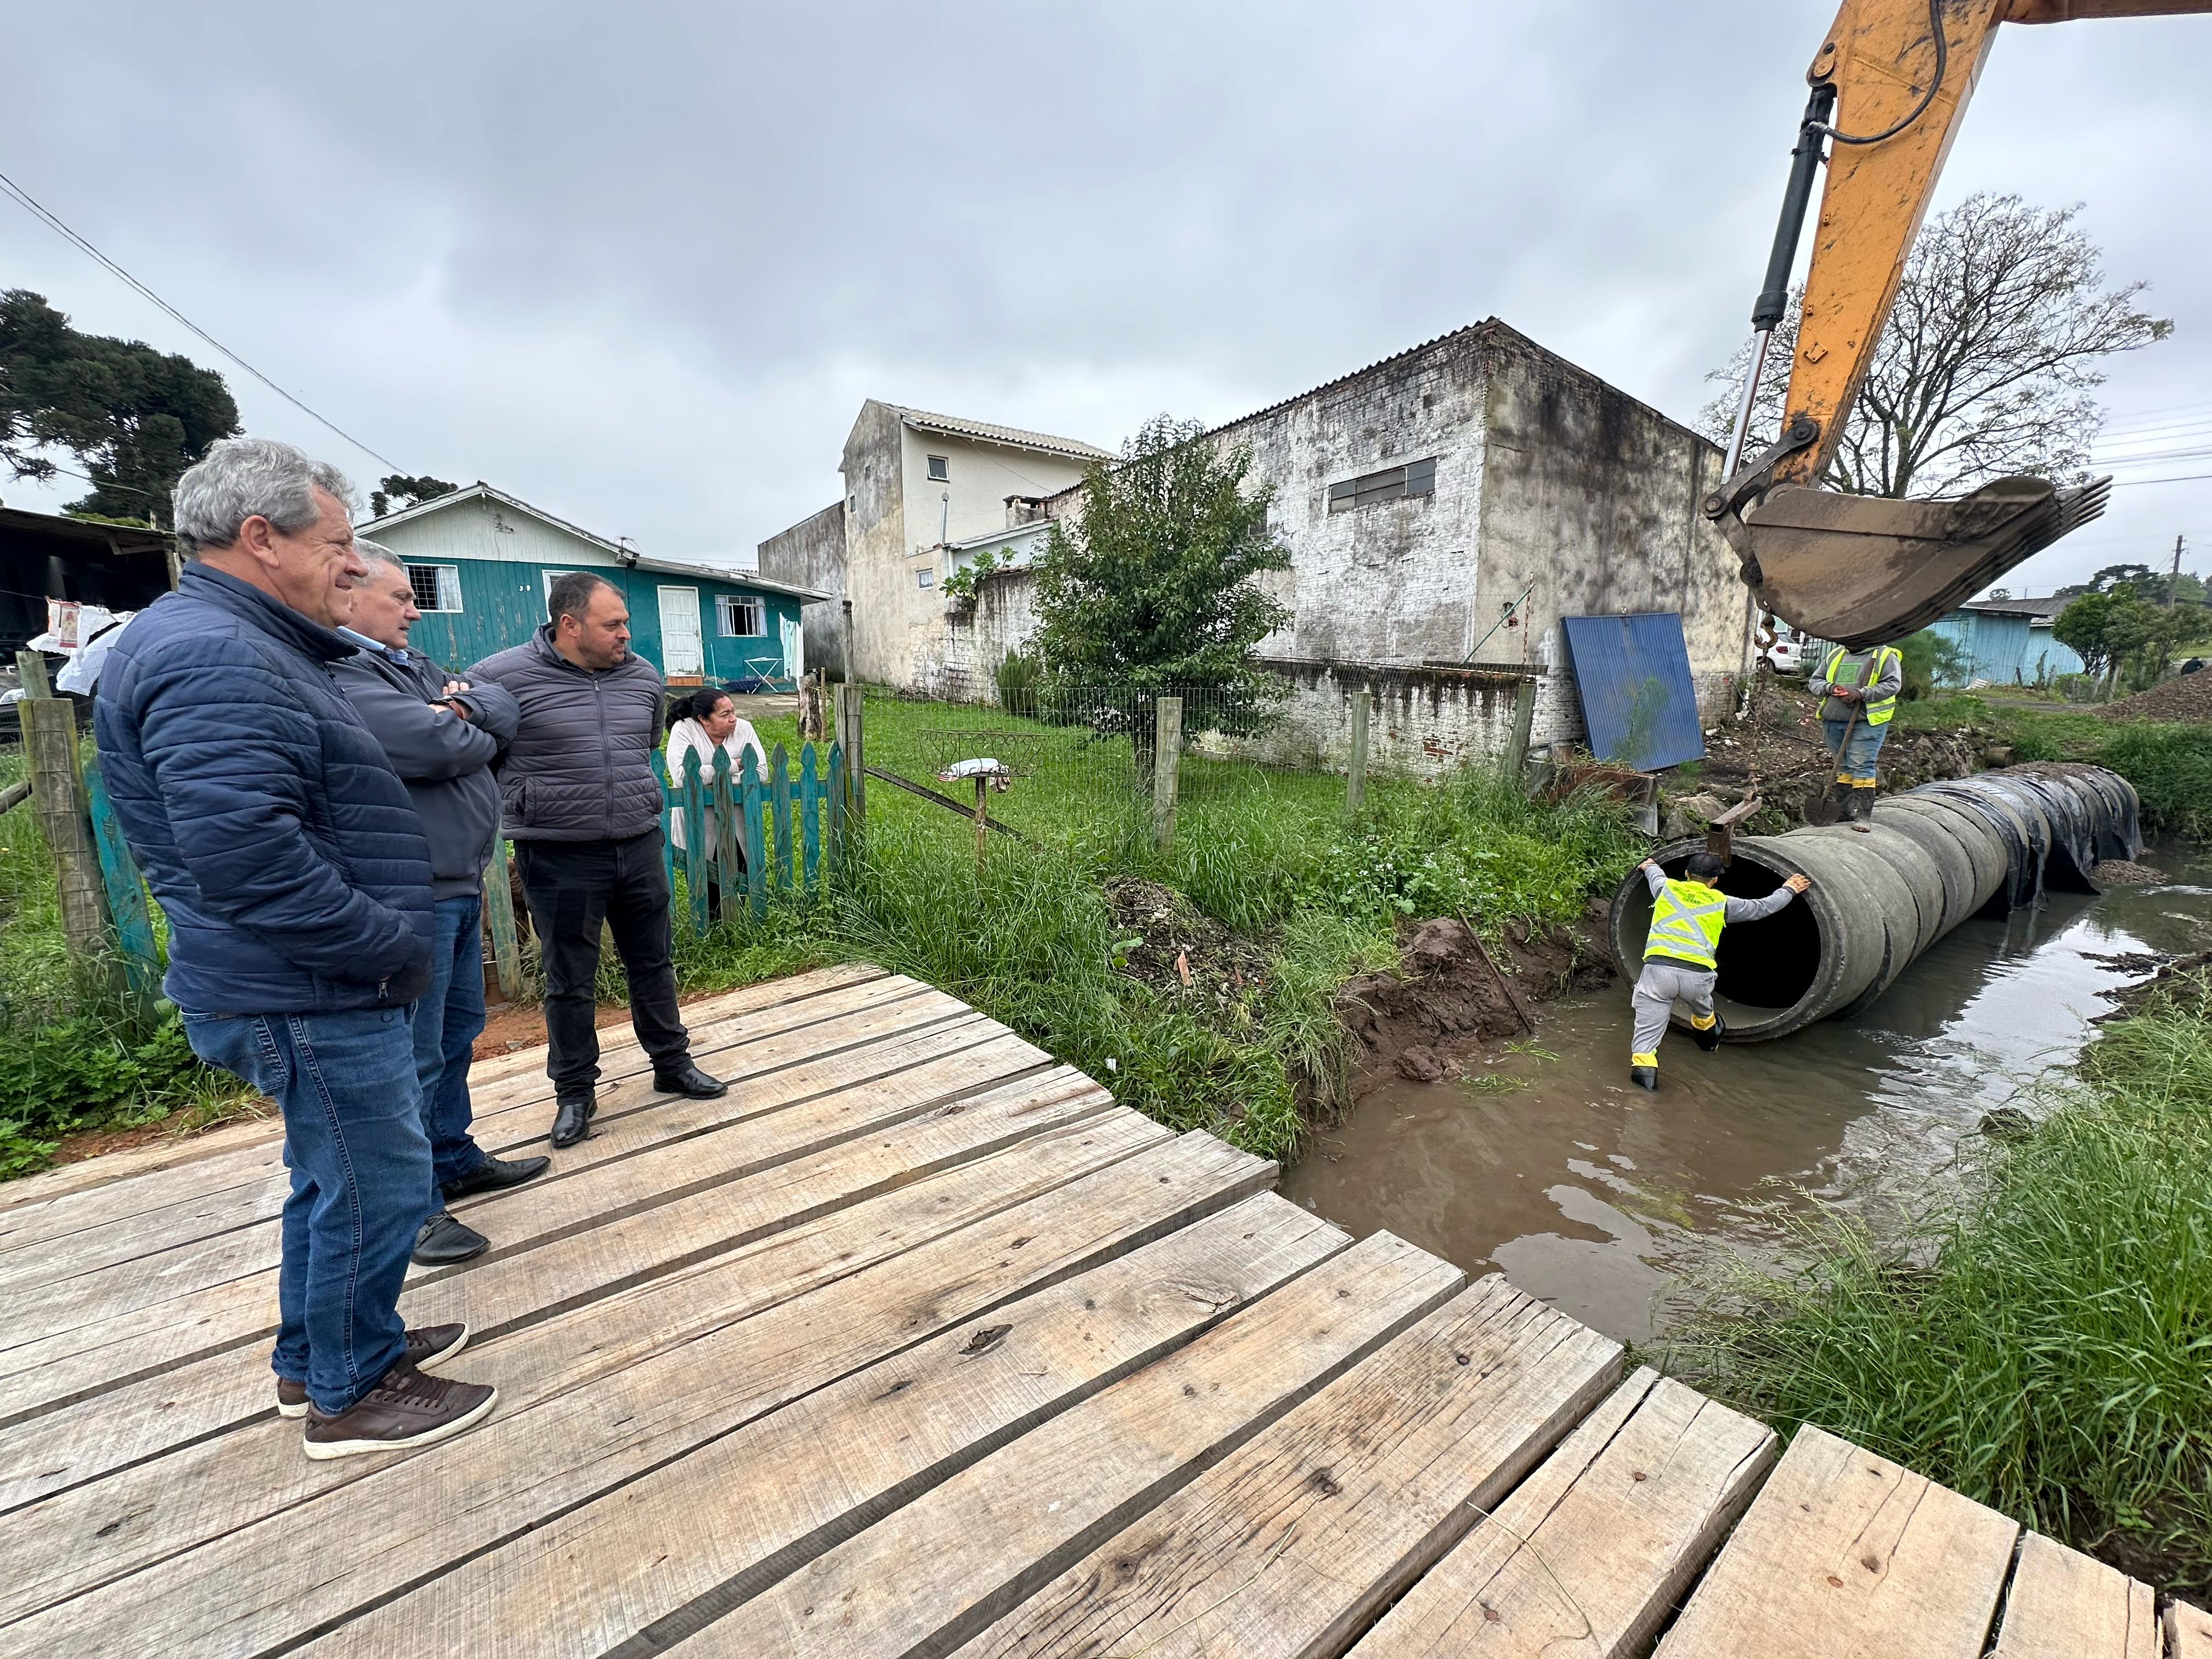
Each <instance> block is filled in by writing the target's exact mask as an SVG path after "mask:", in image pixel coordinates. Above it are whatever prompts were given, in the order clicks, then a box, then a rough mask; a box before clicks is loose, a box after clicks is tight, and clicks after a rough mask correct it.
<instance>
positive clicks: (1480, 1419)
mask: <svg viewBox="0 0 2212 1659" xmlns="http://www.w3.org/2000/svg"><path fill="white" fill-rule="evenodd" d="M1619 1378H1620V1344H1619V1343H1617V1342H1614V1341H1613V1340H1610V1339H1608V1338H1607V1337H1602V1336H1600V1335H1599V1334H1597V1333H1596V1332H1595V1331H1593V1330H1590V1329H1589V1328H1587V1327H1585V1326H1583V1325H1580V1324H1577V1322H1575V1321H1574V1320H1572V1319H1570V1318H1568V1317H1567V1316H1565V1314H1562V1313H1559V1312H1557V1311H1555V1310H1553V1309H1550V1308H1547V1307H1546V1306H1545V1305H1544V1304H1542V1303H1541V1302H1537V1301H1535V1300H1534V1298H1533V1297H1528V1296H1525V1295H1523V1294H1522V1292H1520V1291H1516V1290H1515V1289H1514V1288H1513V1287H1512V1286H1511V1285H1508V1284H1507V1283H1506V1282H1505V1281H1504V1279H1502V1278H1499V1277H1498V1276H1496V1275H1494V1274H1493V1275H1492V1276H1491V1277H1489V1278H1486V1279H1483V1280H1481V1281H1480V1283H1478V1284H1476V1285H1474V1286H1473V1287H1471V1288H1470V1289H1468V1291H1465V1292H1463V1293H1462V1294H1461V1295H1460V1296H1457V1297H1454V1298H1453V1299H1452V1301H1451V1302H1450V1303H1449V1304H1446V1305H1445V1306H1444V1307H1443V1308H1440V1309H1438V1310H1437V1311H1436V1312H1435V1313H1432V1314H1431V1315H1430V1316H1428V1317H1427V1318H1425V1319H1424V1320H1423V1321H1421V1322H1420V1323H1419V1324H1418V1325H1416V1326H1414V1327H1413V1328H1412V1329H1411V1330H1409V1331H1407V1332H1406V1333H1405V1334H1403V1335H1401V1336H1399V1337H1397V1338H1395V1339H1394V1340H1391V1341H1390V1342H1389V1343H1388V1344H1386V1345H1385V1346H1383V1348H1381V1349H1380V1350H1379V1351H1377V1352H1375V1353H1373V1354H1370V1355H1369V1356H1368V1357H1367V1358H1365V1359H1363V1360H1362V1361H1360V1363H1359V1364H1357V1365H1355V1366H1353V1367H1352V1370H1349V1371H1347V1372H1346V1373H1345V1375H1344V1376H1340V1377H1339V1378H1338V1379H1337V1380H1336V1381H1335V1382H1334V1383H1330V1384H1329V1385H1328V1388H1326V1389H1322V1391H1321V1392H1320V1393H1319V1394H1317V1395H1315V1396H1314V1397H1313V1398H1312V1399H1310V1400H1309V1401H1306V1402H1305V1403H1304V1404H1303V1405H1301V1406H1299V1407H1297V1409H1296V1410H1295V1411H1292V1412H1291V1413H1290V1414H1289V1415H1287V1416H1286V1417H1285V1418H1284V1419H1282V1421H1280V1422H1279V1423H1277V1424H1275V1425H1273V1427H1271V1428H1269V1429H1268V1430H1267V1431H1266V1432H1265V1433H1263V1434H1261V1435H1259V1436H1258V1437H1255V1438H1254V1439H1253V1440H1252V1441H1250V1442H1249V1443H1247V1444H1246V1445H1244V1446H1243V1447H1242V1448H1240V1449H1238V1450H1237V1451H1236V1452H1234V1453H1232V1454H1231V1455H1230V1456H1228V1457H1227V1458H1225V1459H1224V1460H1223V1461H1222V1462H1220V1463H1219V1464H1218V1466H1216V1467H1215V1468H1212V1469H1210V1470H1208V1471H1207V1472H1206V1474H1202V1475H1200V1477H1199V1478H1198V1479H1197V1480H1194V1481H1193V1482H1192V1483H1191V1484H1190V1485H1189V1486H1186V1487H1184V1488H1183V1489H1182V1491H1181V1492H1177V1493H1176V1494H1175V1495H1174V1496H1172V1497H1171V1498H1168V1499H1167V1500H1166V1501H1165V1502H1164V1503H1163V1504H1160V1505H1159V1506H1158V1508H1157V1509H1155V1510H1152V1512H1151V1513H1150V1514H1147V1515H1145V1516H1140V1517H1139V1518H1138V1519H1137V1520H1136V1521H1135V1522H1133V1524H1132V1525H1130V1526H1129V1527H1127V1528H1124V1529H1123V1530H1122V1531H1121V1533H1120V1534H1117V1535H1116V1536H1115V1537H1113V1538H1110V1539H1108V1540H1106V1541H1103V1542H1102V1543H1100V1544H1099V1545H1098V1546H1097V1548H1095V1549H1093V1550H1092V1551H1091V1553H1090V1555H1089V1556H1088V1557H1086V1558H1085V1559H1083V1560H1081V1561H1079V1562H1077V1563H1076V1564H1075V1565H1073V1566H1070V1567H1069V1568H1068V1569H1067V1570H1066V1571H1065V1572H1063V1573H1062V1574H1061V1575H1060V1577H1059V1578H1058V1579H1057V1580H1055V1581H1054V1583H1051V1584H1049V1585H1047V1586H1046V1587H1045V1588H1044V1589H1042V1590H1040V1591H1039V1592H1037V1594H1036V1595H1033V1596H1031V1597H1030V1599H1029V1600H1028V1601H1024V1603H1023V1604H1022V1605H1021V1606H1020V1607H1017V1608H1015V1609H1014V1610H1013V1611H1012V1613H1008V1614H1006V1616H1005V1617H1004V1618H1003V1619H1001V1620H1000V1621H999V1622H998V1623H997V1624H995V1625H994V1626H991V1627H990V1628H989V1629H988V1630H987V1631H986V1632H982V1633H981V1634H980V1635H978V1636H977V1637H975V1638H974V1639H973V1640H972V1641H970V1642H969V1643H968V1644H967V1645H966V1646H964V1647H963V1648H962V1649H961V1650H960V1655H961V1659H1012V1656H1020V1659H1046V1656H1050V1655H1064V1656H1074V1655H1086V1656H1088V1655H1095V1654H1098V1653H1102V1652H1142V1653H1144V1654H1146V1655H1147V1656H1152V1659H1192V1656H1198V1655H1205V1654H1224V1653H1233V1654H1236V1655H1237V1656H1238V1659H1302V1656H1306V1655H1310V1654H1333V1653H1339V1652H1341V1651H1342V1650H1343V1648H1344V1646H1345V1644H1346V1643H1348V1642H1349V1641H1351V1640H1352V1638H1353V1637H1354V1636H1356V1635H1357V1634H1358V1632H1359V1631H1361V1630H1362V1629H1363V1628H1364V1627H1365V1626H1367V1625H1368V1624H1370V1623H1371V1622H1372V1621H1373V1620H1374V1618H1375V1616H1376V1613H1378V1612H1379V1611H1380V1610H1381V1609H1382V1608H1383V1607H1387V1606H1388V1605H1389V1603H1390V1601H1392V1600H1393V1599H1394V1598H1395V1596H1397V1595H1399V1594H1400V1593H1401V1591H1402V1590H1404V1589H1405V1588H1406V1586H1407V1584H1409V1583H1412V1582H1413V1579H1414V1578H1415V1577H1418V1576H1419V1574H1420V1573H1421V1572H1422V1571H1425V1569H1426V1568H1427V1567H1428V1566H1429V1565H1430V1564H1431V1563H1432V1562H1433V1561H1435V1560H1436V1559H1437V1557H1438V1556H1439V1555H1441V1554H1442V1553H1443V1552H1444V1551H1445V1550H1446V1549H1448V1548H1449V1547H1451V1545H1452V1544H1453V1543H1454V1542H1455V1541H1457V1540H1458V1539H1459V1538H1460V1537H1461V1536H1462V1534H1464V1533H1465V1532H1466V1530H1467V1529H1468V1528H1469V1527H1470V1526H1472V1525H1473V1524H1474V1522H1475V1521H1476V1520H1477V1519H1479V1518H1480V1516H1481V1515H1482V1514H1483V1513H1484V1512H1486V1511H1487V1510H1491V1509H1492V1508H1494V1507H1495V1506H1496V1505H1497V1504H1498V1502H1499V1501H1500V1500H1501V1499H1502V1498H1504V1495H1505V1493H1506V1492H1508V1491H1510V1489H1511V1487H1512V1486H1513V1484H1514V1482H1516V1480H1519V1479H1520V1477H1521V1476H1522V1474H1524V1473H1526V1472H1527V1471H1528V1469H1529V1468H1532V1467H1534V1464H1535V1463H1536V1462H1538V1460H1539V1459H1541V1458H1542V1457H1543V1456H1544V1455H1546V1454H1547V1452H1549V1451H1550V1450H1551V1449H1552V1448H1553V1447H1554V1446H1555V1445H1557V1444H1558V1443H1559V1440H1560V1438H1561V1437H1563V1436H1564V1435H1565V1434H1566V1433H1567V1431H1569V1430H1570V1429H1571V1428H1572V1427H1573V1425H1575V1424H1576V1423H1577V1422H1579V1421H1580V1420H1581V1419H1582V1418H1583V1415H1584V1413H1587V1412H1588V1411H1589V1408H1590V1407H1592V1406H1593V1405H1594V1404H1595V1403H1596V1402H1597V1401H1599V1400H1600V1399H1601V1398H1602V1397H1603V1395H1605V1394H1606V1393H1607V1391H1608V1390H1609V1389H1612V1387H1613V1384H1614V1383H1616V1382H1617V1381H1618V1380H1619Z"/></svg>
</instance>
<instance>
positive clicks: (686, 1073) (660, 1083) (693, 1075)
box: [653, 1060, 730, 1100]
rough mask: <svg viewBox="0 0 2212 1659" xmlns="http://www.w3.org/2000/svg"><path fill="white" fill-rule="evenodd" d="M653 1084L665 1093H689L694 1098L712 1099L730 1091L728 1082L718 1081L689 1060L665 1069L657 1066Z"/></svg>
mask: <svg viewBox="0 0 2212 1659" xmlns="http://www.w3.org/2000/svg"><path fill="white" fill-rule="evenodd" d="M653 1087H654V1088H656V1089H658V1090H659V1091H660V1092H661V1093H662V1094H664V1095H689V1096H690V1097H691V1098H692V1099H694V1100H712V1099H714V1097H715V1096H717V1095H726V1094H727V1093H729V1092H730V1085H728V1084H726V1083H718V1082H716V1081H715V1080H714V1079H713V1078H710V1077H708V1075H707V1074H706V1073H704V1072H702V1071H701V1070H700V1069H699V1068H698V1067H697V1066H694V1065H693V1064H692V1063H691V1062H690V1060H685V1061H684V1063H683V1064H682V1065H681V1066H669V1067H668V1068H667V1069H666V1070H665V1071H664V1070H662V1069H661V1068H660V1067H659V1066H655V1067H654V1068H653Z"/></svg>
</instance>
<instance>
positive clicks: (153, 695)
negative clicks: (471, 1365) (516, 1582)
mask: <svg viewBox="0 0 2212 1659" xmlns="http://www.w3.org/2000/svg"><path fill="white" fill-rule="evenodd" d="M350 495H351V487H350V486H349V484H348V483H346V481H345V479H344V477H343V476H342V475H340V474H339V473H338V472H337V471H335V470H333V469H331V468H330V467H327V466H321V465H317V464H316V463H314V462H313V461H311V460H309V459H307V456H305V455H303V454H301V453H300V452H299V451H298V450H296V449H294V448H293V447H290V446H289V444H279V443H270V442H267V441H260V440H255V439H250V438H236V439H227V440H225V441H222V442H221V443H218V444H216V446H215V447H213V448H212V449H210V451H209V453H208V456H207V459H205V460H204V461H202V462H201V463H200V464H199V465H197V466H195V467H193V468H192V469H191V471H188V472H186V473H185V476H184V477H182V478H181V479H179V481H178V483H177V491H176V501H175V520H176V528H177V535H178V538H179V541H181V542H183V543H184V544H185V546H186V547H187V548H189V549H190V550H191V552H192V554H193V558H192V562H191V564H190V565H189V566H188V567H187V568H186V569H185V574H184V576H183V579H182V580H181V582H180V583H179V587H178V591H177V592H174V593H168V594H164V595H163V596H162V597H161V599H158V600H156V601H155V603H154V604H153V605H150V606H149V607H148V608H147V610H146V611H145V612H144V614H143V615H142V616H140V617H137V618H136V619H135V620H134V621H133V622H132V623H131V625H130V627H129V628H128V629H126V630H125V632H124V634H123V635H122V637H121V638H119V639H118V641H116V644H115V647H114V649H113V651H112V654H111V655H110V656H109V658H108V659H107V662H106V665H105V666H104V668H103V669H102V671H101V673H100V691H99V698H98V702H97V703H96V705H95V708H94V726H95V728H96V730H97V731H98V732H99V738H100V769H101V772H102V773H103V775H105V777H106V782H107V788H108V793H109V794H110V795H111V796H112V798H113V800H114V803H115V811H116V816H117V817H118V818H119V819H120V820H121V821H122V824H123V829H124V834H125V836H126V837H128V839H129V840H130V842H131V849H132V850H133V851H134V852H135V853H136V854H137V855H138V860H139V863H140V865H141V866H142V867H143V869H144V871H145V873H146V877H147V879H148V882H149V884H150V885H151V886H152V888H153V890H154V894H155V897H156V898H158V899H159V900H160V901H161V908H162V910H163V912H164V914H165V915H166V916H167V920H168V924H169V969H168V975H167V978H166V979H165V980H164V981H163V982H162V987H163V989H164V990H166V991H167V993H168V994H169V997H170V999H171V1000H173V1001H174V1002H175V1003H176V1004H177V1006H179V1008H180V1009H181V1010H182V1011H183V1013H184V1020H185V1034H186V1036H188V1037H189V1038H190V1040H191V1045H192V1048H193V1050H194V1051H195V1052H196V1053H197V1054H199V1055H200V1057H201V1058H202V1059H204V1060H207V1061H208V1062H209V1063H210V1064H211V1065H215V1066H221V1067H222V1068H223V1069H225V1070H227V1071H230V1072H234V1073H237V1074H238V1075H239V1076H240V1077H242V1078H244V1079H246V1080H247V1081H248V1082H250V1083H252V1085H254V1086H255V1087H257V1088H258V1089H259V1090H261V1091H262V1092H263V1093H264V1094H266V1095H268V1096H270V1097H271V1098H273V1099H274V1100H276V1103H278V1105H279V1106H281V1107H282V1108H283V1114H284V1161H285V1163H286V1164H288V1165H289V1167H290V1169H291V1171H292V1192H291V1195H290V1197H289V1199H288V1200H287V1201H286V1203H285V1206H284V1213H283V1263H282V1266H281V1267H280V1269H279V1272H278V1274H277V1307H278V1318H279V1329H278V1333H277V1340H276V1353H275V1355H274V1357H273V1360H272V1364H273V1368H274V1369H275V1370H276V1401H277V1409H278V1410H279V1412H281V1413H283V1415H285V1416H287V1417H295V1418H299V1417H304V1418H305V1419H307V1426H306V1428H305V1431H304V1442H305V1447H306V1450H307V1455H308V1456H310V1457H316V1458H325V1457H341V1456H344V1455H348V1454H349V1453H353V1452H367V1451H383V1450H391V1449H400V1448H405V1447H410V1446H419V1445H426V1444H428V1443H430V1442H432V1441H434V1440H439V1439H442V1438H444V1437H447V1435H451V1434H455V1433H459V1431H462V1430H463V1429H465V1428H467V1427H469V1426H470V1425H471V1424H473V1423H476V1422H477V1421H479V1420H480V1419H482V1418H483V1416H484V1415H485V1414H486V1413H489V1411H490V1410H491V1407H492V1405H493V1402H494V1401H495V1393H494V1391H493V1390H492V1389H489V1388H486V1387H481V1386H475V1385H471V1384H467V1383H453V1382H449V1381H447V1380H445V1379H442V1378H437V1377H429V1376H423V1375H422V1373H421V1371H419V1370H417V1367H418V1366H419V1365H421V1364H425V1363H431V1364H435V1363H436V1362H437V1361H438V1360H440V1359H441V1358H450V1357H451V1356H452V1355H453V1354H454V1353H456V1352H459V1348H460V1346H461V1345H462V1343H463V1342H464V1341H465V1340H466V1339H467V1329H466V1327H465V1326H460V1325H444V1326H434V1327H430V1328H427V1329H424V1330H419V1331H410V1330H407V1329H405V1328H404V1327H403V1325H402V1322H401V1321H400V1318H399V1313H398V1300H399V1287H400V1281H401V1279H403V1278H404V1275H405V1273H406V1271H407V1258H408V1254H409V1251H410V1249H411V1248H412V1247H413V1245H414V1243H415V1236H416V1229H417V1228H418V1227H419V1226H420V1225H421V1224H422V1218H423V1216H424V1214H425V1213H426V1210H427V1206H428V1201H429V1194H430V1148H429V1143H428V1140H427V1139H425V1138H424V1136H423V1133H422V1114H421V1106H420V1103H421V1092H420V1090H419V1088H418V1086H417V1084H416V1066H415V1052H414V1044H413V1041H412V1038H411V1036H410V1032H409V1028H408V1007H409V1005H410V1003H412V1002H413V1001H414V1000H415V999H416V997H417V996H418V995H420V994H421V993H422V989H423V987H425V986H426V985H427V984H428V981H429V965H430V938H431V908H430V906H431V875H430V854H429V846H428V842H427V841H426V840H425V839H424V836H423V833H422V819H421V817H419V816H418V815H417V814H416V810H415V807H414V805H413V804H412V802H411V801H410V799H408V794H407V789H406V787H405V785H404V784H403V783H402V782H401V781H400V780H399V776H398V774H397V773H396V772H394V771H393V770H392V764H391V763H390V762H389V761H387V760H386V758H385V754H384V750H383V748H382V746H381V745H380V744H379V743H378V741H377V739H376V737H375V735H374V733H373V732H370V731H369V729H368V727H367V726H365V725H363V724H362V720H361V717H360V716H359V715H358V714H356V713H355V712H354V708H353V705H352V704H351V703H350V702H349V701H348V700H347V698H346V696H345V694H344V692H343V691H342V690H340V689H339V688H338V685H337V682H336V681H335V680H334V678H332V676H331V667H330V665H331V664H332V663H333V662H336V661H337V660H338V659H341V658H343V657H347V656H350V655H351V654H352V653H353V649H354V647H352V645H351V644H349V642H348V641H345V640H343V639H342V638H341V637H340V636H339V635H337V634H336V633H335V632H333V631H332V630H333V629H334V628H335V627H336V626H337V624H339V623H343V622H344V621H345V620H346V619H347V618H348V617H349V616H350V615H351V614H352V611H353V594H352V591H351V590H352V584H353V580H354V578H356V576H359V575H362V574H364V572H363V569H362V564H361V562H360V561H359V559H358V557H357V556H356V554H355V552H354V549H353V528H352V526H351V524H350V523H349V520H348V517H347V506H348V501H349V496H350Z"/></svg>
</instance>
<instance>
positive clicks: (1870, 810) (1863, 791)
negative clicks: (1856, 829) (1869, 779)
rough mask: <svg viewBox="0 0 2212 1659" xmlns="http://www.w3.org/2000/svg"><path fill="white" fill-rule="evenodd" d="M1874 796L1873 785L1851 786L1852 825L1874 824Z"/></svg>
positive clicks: (1856, 784) (1860, 784) (1857, 784)
mask: <svg viewBox="0 0 2212 1659" xmlns="http://www.w3.org/2000/svg"><path fill="white" fill-rule="evenodd" d="M1874 798H1875V786H1874V785H1873V784H1870V783H1855V784H1853V785H1852V786H1851V822H1852V823H1873V822H1874Z"/></svg>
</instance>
